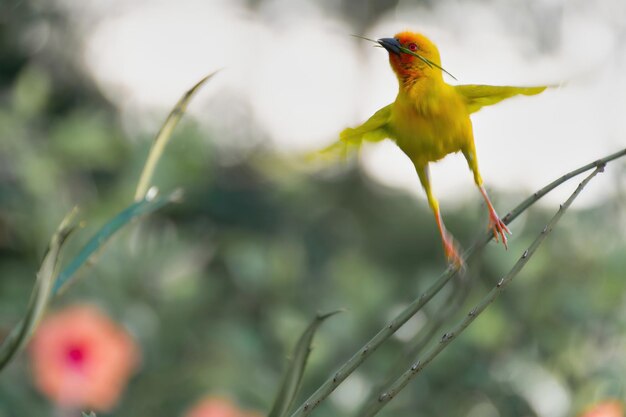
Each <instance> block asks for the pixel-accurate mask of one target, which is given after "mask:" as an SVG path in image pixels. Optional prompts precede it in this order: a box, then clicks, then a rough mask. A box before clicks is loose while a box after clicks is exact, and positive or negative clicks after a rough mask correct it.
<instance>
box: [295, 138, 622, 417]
mask: <svg viewBox="0 0 626 417" xmlns="http://www.w3.org/2000/svg"><path fill="white" fill-rule="evenodd" d="M624 155H626V149H622V150H621V151H619V152H616V153H614V154H611V155H608V156H606V157H604V158H602V159H598V160H596V161H594V162H591V163H589V164H587V165H584V166H582V167H580V168H578V169H575V170H574V171H571V172H569V173H567V174H565V175H563V176H562V177H560V178H559V179H557V180H555V181H553V182H551V183H550V184H548V185H547V186H545V187H544V188H542V189H541V190H539V191H537V192H536V193H534V194H533V195H532V196H531V197H529V198H527V199H526V200H524V201H523V202H522V203H520V204H519V205H518V206H517V207H515V208H514V209H513V210H511V211H510V212H509V213H508V214H507V215H506V216H505V217H504V218H503V219H502V220H503V221H504V223H505V224H509V223H511V222H512V221H513V220H515V218H517V217H518V216H519V215H520V214H521V213H522V212H524V211H525V210H526V209H528V208H529V207H530V206H532V205H533V204H534V203H535V202H537V201H538V200H539V199H540V198H541V197H543V196H544V195H546V194H548V193H549V192H550V191H552V190H553V189H555V188H556V187H558V186H559V185H561V184H563V183H564V182H565V181H567V180H569V179H570V178H572V177H574V176H576V175H579V174H581V173H583V172H586V171H589V170H590V169H592V168H602V167H604V165H605V164H606V163H607V162H609V161H612V160H614V159H617V158H620V157H622V156H624ZM492 238H493V234H491V232H489V233H486V234H485V235H484V237H483V239H479V240H478V241H477V242H476V243H475V244H474V245H473V246H472V247H470V248H469V249H468V250H467V251H466V252H465V254H464V256H463V257H464V258H465V259H466V260H469V259H470V258H472V257H473V256H474V255H475V254H476V253H478V252H479V251H480V250H481V249H482V248H484V247H485V246H486V245H487V243H488V242H489V241H490V240H491V239H492ZM457 272H458V269H456V268H453V267H448V268H447V269H446V270H445V271H444V273H443V274H441V275H440V276H439V278H437V279H436V280H435V282H433V283H432V284H431V286H430V287H429V288H428V289H427V290H426V291H425V292H424V293H422V294H421V295H420V296H419V297H418V298H417V299H415V300H414V301H413V302H412V303H411V304H409V305H408V306H407V307H406V308H405V309H404V310H403V311H402V312H401V313H400V314H399V315H398V316H396V317H395V318H394V319H393V320H392V321H391V323H389V324H388V325H386V326H385V327H384V328H383V329H382V330H380V331H379V332H378V333H377V334H376V335H375V336H374V337H373V338H372V339H370V341H368V342H367V343H366V344H365V345H364V346H363V347H361V348H360V349H359V350H357V351H356V352H355V353H354V354H353V355H352V357H351V358H350V359H348V360H347V361H346V362H345V363H344V364H343V365H341V367H340V368H339V370H338V371H337V372H335V374H333V375H332V376H331V377H330V378H328V379H327V380H326V382H324V383H323V384H322V385H321V386H320V387H319V388H318V389H317V390H316V391H315V392H314V393H313V394H312V395H311V396H310V397H309V398H308V399H307V400H306V401H305V402H304V403H303V404H302V405H300V407H298V408H297V409H296V410H295V411H294V412H293V413H292V414H291V417H304V416H308V415H309V414H311V412H312V411H313V410H314V409H315V408H316V407H317V406H318V405H319V404H320V403H321V402H322V401H323V400H324V399H326V397H328V396H329V395H330V394H331V393H332V392H333V391H334V390H335V389H336V388H337V387H338V386H339V385H340V384H341V383H342V382H343V381H344V380H345V379H346V378H347V377H348V376H349V375H350V374H351V373H352V372H354V370H355V369H356V368H358V367H359V365H361V363H363V362H364V361H365V360H366V359H367V358H368V357H369V356H370V355H371V354H372V353H373V352H374V351H375V350H376V349H378V347H380V345H381V344H383V343H384V342H385V341H386V340H387V339H388V338H389V337H390V336H391V335H393V334H394V333H395V332H396V331H397V330H398V329H399V328H400V327H401V326H402V325H403V324H404V323H406V322H407V321H408V320H409V319H410V318H411V317H413V316H414V315H415V314H416V313H417V312H418V311H420V309H421V308H422V307H423V306H424V305H425V304H426V303H427V302H428V301H430V299H431V298H432V297H433V296H434V295H435V294H437V293H438V292H439V291H440V290H441V288H443V286H444V285H445V284H446V283H447V282H448V281H449V280H450V279H451V278H452V277H453V276H454V275H456V273H457Z"/></svg>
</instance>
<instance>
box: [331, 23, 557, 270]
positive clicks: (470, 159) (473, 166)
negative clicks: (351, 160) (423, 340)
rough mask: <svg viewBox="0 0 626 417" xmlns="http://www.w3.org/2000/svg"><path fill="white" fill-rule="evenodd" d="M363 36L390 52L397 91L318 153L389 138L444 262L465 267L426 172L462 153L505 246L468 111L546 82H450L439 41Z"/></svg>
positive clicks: (538, 89)
mask: <svg viewBox="0 0 626 417" xmlns="http://www.w3.org/2000/svg"><path fill="white" fill-rule="evenodd" d="M359 37H360V36H359ZM364 39H367V40H369V41H372V42H375V43H376V44H377V45H376V46H380V47H382V48H384V49H385V50H386V51H387V52H388V55H389V63H390V65H391V68H392V69H393V72H394V73H395V75H396V77H397V79H398V94H397V96H396V99H395V101H394V102H393V103H391V104H388V105H387V106H385V107H383V108H381V109H380V110H378V111H377V112H375V113H374V114H373V115H372V116H371V117H370V118H369V119H368V120H367V121H365V122H364V123H363V124H361V125H360V126H357V127H354V128H347V129H345V130H343V131H342V132H341V133H340V135H339V140H338V141H337V142H335V143H334V144H332V145H330V146H328V147H327V148H325V149H324V150H322V151H321V153H322V154H324V153H330V152H336V151H337V150H341V149H343V150H346V149H348V148H354V147H358V146H360V145H361V144H362V143H363V142H364V141H367V142H378V141H382V140H384V139H391V140H393V141H394V142H395V143H396V144H397V146H398V147H399V148H400V150H402V152H404V154H405V155H406V156H407V157H408V158H409V159H410V160H411V162H412V163H413V166H414V167H415V171H416V172H417V176H418V178H419V180H420V183H421V185H422V188H423V189H424V191H425V193H426V198H427V200H428V204H429V206H430V209H431V210H432V212H433V214H434V217H435V221H436V223H437V227H438V229H439V234H440V235H441V240H442V243H443V250H444V253H445V256H446V258H447V260H448V262H449V263H451V264H454V265H456V266H464V261H463V259H462V257H461V255H460V251H459V248H458V245H457V243H456V242H455V239H454V238H453V236H452V234H451V233H450V232H448V230H447V228H446V226H445V224H444V222H443V218H442V217H441V211H440V208H439V201H438V200H437V198H436V197H435V195H434V194H433V190H432V186H431V181H430V172H429V164H430V163H433V162H436V161H439V160H441V159H443V158H444V157H445V156H446V155H448V154H451V153H456V152H461V153H462V154H463V156H464V157H465V159H466V161H467V164H468V167H469V169H470V171H471V173H472V174H473V177H474V182H475V184H476V186H477V187H478V189H479V191H480V193H481V195H482V197H483V198H484V200H485V203H486V205H487V210H488V213H489V229H490V230H491V232H492V233H493V237H494V239H495V240H496V241H498V240H499V239H500V240H502V243H503V244H504V247H505V248H507V242H508V241H507V234H509V235H510V234H511V232H510V230H509V229H508V227H507V226H506V224H505V223H504V222H503V221H502V219H501V218H500V217H499V216H498V214H497V212H496V210H495V208H494V206H493V204H492V203H491V200H490V199H489V196H488V194H487V191H486V190H485V187H484V183H483V179H482V177H481V175H480V170H479V168H478V159H477V156H476V146H475V143H474V134H473V128H472V122H471V119H470V115H471V114H472V113H475V112H476V111H478V110H480V109H481V108H483V107H485V106H490V105H493V104H496V103H499V102H500V101H502V100H504V99H507V98H509V97H513V96H516V95H526V96H531V95H535V94H539V93H541V92H542V91H544V90H545V89H546V88H547V86H535V87H513V86H492V85H477V84H471V85H451V84H448V83H447V82H446V81H444V79H443V73H444V72H445V73H446V74H448V75H451V74H450V73H448V72H447V71H446V70H445V69H444V68H443V67H442V66H441V58H440V55H439V50H438V48H437V46H436V45H435V44H434V43H433V42H432V41H431V40H430V39H428V38H427V37H426V36H425V35H423V34H420V33H416V32H412V31H404V32H400V33H398V34H396V35H395V36H394V37H393V38H381V39H378V40H376V41H375V40H373V39H368V38H364ZM453 78H454V77H453Z"/></svg>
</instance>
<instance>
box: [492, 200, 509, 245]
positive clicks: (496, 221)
mask: <svg viewBox="0 0 626 417" xmlns="http://www.w3.org/2000/svg"><path fill="white" fill-rule="evenodd" d="M489 229H490V230H491V231H492V232H493V238H494V239H495V240H496V242H498V241H499V240H500V238H501V239H502V243H503V244H504V247H505V248H506V249H508V246H507V238H506V234H507V233H508V234H509V235H510V234H512V233H511V231H510V230H509V228H508V227H506V224H504V222H503V221H502V220H501V219H500V217H498V213H496V211H495V210H489Z"/></svg>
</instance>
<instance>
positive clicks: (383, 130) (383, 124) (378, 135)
mask: <svg viewBox="0 0 626 417" xmlns="http://www.w3.org/2000/svg"><path fill="white" fill-rule="evenodd" d="M391 106H392V105H391V104H389V105H387V106H385V107H383V108H382V109H380V110H378V111H377V112H376V113H374V114H373V115H372V117H370V118H369V119H367V121H366V122H365V123H363V124H362V125H361V126H358V127H355V128H351V127H349V128H347V129H344V130H343V131H342V132H341V133H340V134H339V140H338V141H337V142H335V143H333V144H331V145H330V146H328V147H326V148H324V149H322V150H321V151H319V155H321V156H324V157H333V156H337V155H339V156H342V157H344V158H345V157H347V156H348V154H349V153H350V152H352V151H353V150H357V149H358V148H359V147H360V146H361V144H362V143H363V141H367V142H379V141H381V140H383V139H386V138H388V137H389V133H388V131H387V124H388V123H389V118H390V117H391Z"/></svg>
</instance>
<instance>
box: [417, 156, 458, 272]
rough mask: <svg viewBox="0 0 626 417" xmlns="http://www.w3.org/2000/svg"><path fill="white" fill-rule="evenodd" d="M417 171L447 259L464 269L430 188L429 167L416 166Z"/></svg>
mask: <svg viewBox="0 0 626 417" xmlns="http://www.w3.org/2000/svg"><path fill="white" fill-rule="evenodd" d="M415 170H416V171H417V175H418V176H419V178H420V182H421V183H422V187H423V188H424V191H425V192H426V198H427V199H428V205H429V206H430V209H431V210H432V211H433V214H434V215H435V221H436V222H437V227H438V228H439V234H440V235H441V240H442V242H443V250H444V252H445V254H446V258H447V259H448V262H451V263H453V264H455V265H456V266H457V267H463V266H464V262H463V258H461V255H459V251H458V250H457V247H456V244H455V242H454V238H453V237H452V235H451V234H450V233H449V232H448V230H447V229H446V226H445V225H444V224H443V219H442V218H441V212H440V211H439V202H438V201H437V199H436V198H435V196H434V195H433V193H432V190H431V187H430V175H429V172H428V165H426V166H419V165H417V164H416V165H415Z"/></svg>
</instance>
